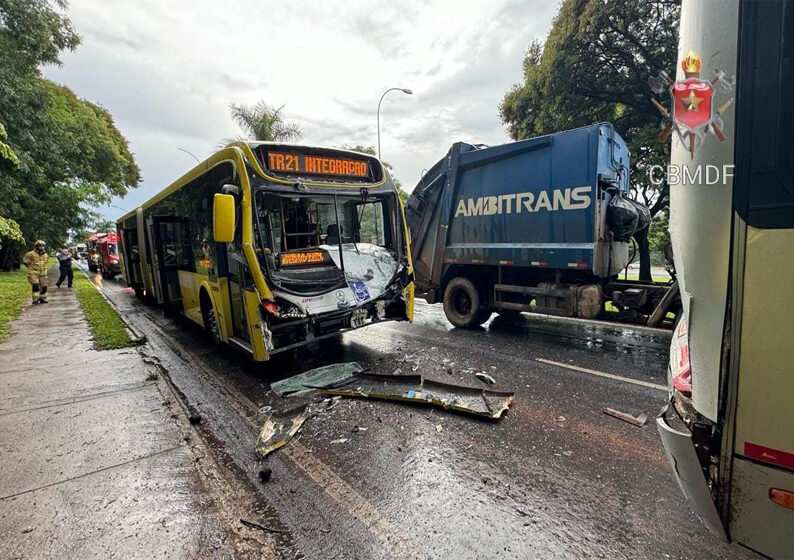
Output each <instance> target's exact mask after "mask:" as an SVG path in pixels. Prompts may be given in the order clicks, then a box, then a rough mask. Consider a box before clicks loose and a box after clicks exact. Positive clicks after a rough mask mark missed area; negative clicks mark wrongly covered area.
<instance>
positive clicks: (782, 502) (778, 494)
mask: <svg viewBox="0 0 794 560" xmlns="http://www.w3.org/2000/svg"><path fill="white" fill-rule="evenodd" d="M769 499H770V500H772V501H773V502H775V503H776V504H777V505H779V506H783V507H784V508H788V509H794V492H789V491H788V490H781V489H780V488H770V489H769Z"/></svg>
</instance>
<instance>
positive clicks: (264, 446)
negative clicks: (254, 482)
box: [256, 405, 308, 457]
mask: <svg viewBox="0 0 794 560" xmlns="http://www.w3.org/2000/svg"><path fill="white" fill-rule="evenodd" d="M306 408H307V405H303V406H300V407H298V408H294V409H292V410H288V411H286V412H281V413H278V414H271V415H270V416H268V418H267V420H265V423H264V425H263V426H262V429H261V430H260V432H259V437H258V438H257V439H256V450H257V451H258V452H259V453H260V454H261V455H262V457H267V455H268V454H270V453H272V452H273V451H275V450H276V449H278V448H279V447H282V446H284V445H286V444H287V442H288V441H289V440H291V439H292V436H294V435H295V434H296V433H298V430H300V429H301V426H303V423H304V422H305V421H306V419H307V418H308V415H307V413H306Z"/></svg>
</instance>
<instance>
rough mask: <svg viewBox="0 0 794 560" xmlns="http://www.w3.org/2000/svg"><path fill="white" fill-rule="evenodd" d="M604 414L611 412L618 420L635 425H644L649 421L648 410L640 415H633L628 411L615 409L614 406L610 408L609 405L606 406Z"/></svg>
mask: <svg viewBox="0 0 794 560" xmlns="http://www.w3.org/2000/svg"><path fill="white" fill-rule="evenodd" d="M604 414H609V415H610V416H614V417H615V418H617V419H618V420H623V421H624V422H628V423H629V424H632V425H633V426H637V427H642V426H644V425H645V423H646V422H647V421H648V414H647V413H646V412H642V413H641V414H640V415H639V416H632V415H631V414H629V413H628V412H621V411H619V410H615V409H614V408H609V407H608V406H607V407H605V408H604Z"/></svg>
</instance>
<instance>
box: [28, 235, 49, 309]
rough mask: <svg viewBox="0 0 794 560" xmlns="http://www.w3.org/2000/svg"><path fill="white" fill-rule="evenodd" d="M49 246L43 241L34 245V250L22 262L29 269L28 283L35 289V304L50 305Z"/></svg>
mask: <svg viewBox="0 0 794 560" xmlns="http://www.w3.org/2000/svg"><path fill="white" fill-rule="evenodd" d="M48 259H49V255H47V244H46V243H44V241H42V240H41V239H39V240H38V241H36V243H35V244H34V245H33V250H32V251H28V252H27V253H25V256H24V257H23V258H22V262H23V263H24V264H25V266H26V267H28V282H30V285H31V287H32V288H33V304H34V305H35V304H37V303H48V302H47V298H46V297H45V296H46V294H47V260H48Z"/></svg>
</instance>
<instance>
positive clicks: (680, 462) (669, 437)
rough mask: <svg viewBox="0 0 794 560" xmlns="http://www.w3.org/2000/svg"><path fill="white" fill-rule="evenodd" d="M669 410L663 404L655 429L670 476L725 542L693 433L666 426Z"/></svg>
mask: <svg viewBox="0 0 794 560" xmlns="http://www.w3.org/2000/svg"><path fill="white" fill-rule="evenodd" d="M668 407H669V404H668V405H665V406H664V407H663V408H662V410H661V411H660V412H659V415H658V416H657V417H656V428H657V429H658V430H659V435H660V436H661V438H662V444H663V445H664V451H665V454H666V455H667V459H668V460H669V461H670V466H671V467H672V469H673V475H674V476H675V479H676V481H677V482H678V486H680V487H681V491H682V492H683V493H684V496H686V498H687V500H689V503H690V504H691V505H692V509H693V510H694V511H695V514H696V515H697V516H698V517H699V518H700V520H701V521H702V522H703V524H704V525H706V527H708V528H709V530H710V531H711V532H712V533H714V534H715V535H717V536H718V537H720V538H721V539H722V540H723V541H724V542H728V535H727V534H726V533H725V527H724V526H723V524H722V519H721V518H720V514H719V512H718V511H717V506H716V505H715V504H714V500H713V499H712V498H711V491H710V490H709V486H708V483H707V482H706V477H705V476H704V475H703V469H702V468H701V466H700V461H699V460H698V457H697V453H696V452H695V444H694V443H693V442H692V433H691V432H690V431H689V430H688V429H687V428H686V426H685V425H684V423H683V421H682V422H681V428H680V429H676V428H673V427H672V426H670V424H668V423H667V420H666V418H665V416H666V413H667V410H668Z"/></svg>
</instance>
